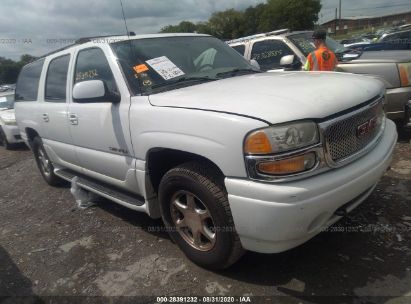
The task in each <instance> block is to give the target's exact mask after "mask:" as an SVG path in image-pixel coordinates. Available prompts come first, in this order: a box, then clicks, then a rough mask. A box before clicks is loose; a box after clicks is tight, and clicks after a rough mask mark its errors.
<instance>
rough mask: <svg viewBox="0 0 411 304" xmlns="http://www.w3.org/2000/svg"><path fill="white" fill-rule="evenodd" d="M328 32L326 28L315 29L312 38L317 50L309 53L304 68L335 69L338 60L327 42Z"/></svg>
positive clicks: (309, 69)
mask: <svg viewBox="0 0 411 304" xmlns="http://www.w3.org/2000/svg"><path fill="white" fill-rule="evenodd" d="M326 37H327V33H326V32H325V31H324V30H317V31H314V33H313V35H312V38H313V40H314V45H315V48H316V50H315V51H313V52H311V53H310V54H308V56H307V61H306V63H305V66H304V69H305V70H306V71H335V69H336V67H337V64H338V60H337V57H336V56H335V54H334V53H333V52H332V51H331V50H330V49H329V48H328V47H327V45H326V44H325V39H326Z"/></svg>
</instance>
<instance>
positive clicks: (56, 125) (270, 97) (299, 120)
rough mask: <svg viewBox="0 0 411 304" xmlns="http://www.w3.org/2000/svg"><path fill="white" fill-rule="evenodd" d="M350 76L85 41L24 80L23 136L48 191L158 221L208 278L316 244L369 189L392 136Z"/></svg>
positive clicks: (167, 45)
mask: <svg viewBox="0 0 411 304" xmlns="http://www.w3.org/2000/svg"><path fill="white" fill-rule="evenodd" d="M384 94H385V91H384V86H383V84H382V83H381V82H379V81H376V80H374V79H370V78H367V77H363V76H359V75H349V74H339V73H323V74H321V73H304V72H300V73H286V72H284V73H282V72H279V73H261V72H259V71H257V70H256V69H255V68H253V66H252V65H250V63H249V62H248V61H246V60H245V59H244V58H243V57H242V56H240V55H239V54H238V53H237V52H236V51H234V50H233V49H232V48H230V47H229V46H228V45H226V44H225V43H223V42H221V41H220V40H218V39H215V38H213V37H210V36H207V35H195V34H165V35H142V36H131V37H106V38H91V39H82V40H80V41H79V42H78V43H76V44H75V45H72V46H70V47H67V48H65V49H63V50H59V51H57V52H54V53H52V54H49V55H47V56H45V57H43V58H40V59H39V60H37V61H36V62H34V63H31V64H30V65H27V66H26V67H24V68H23V70H22V72H21V74H20V76H19V79H18V83H17V88H16V116H17V121H18V124H19V127H20V131H21V134H22V136H23V138H24V140H26V142H27V143H28V144H29V146H30V147H31V149H32V150H33V152H34V155H35V159H36V161H37V164H38V167H39V169H40V172H41V174H42V175H43V177H44V179H45V180H46V181H47V182H48V183H49V184H51V185H55V184H57V183H60V182H61V180H62V179H63V180H69V181H70V180H72V179H73V178H74V177H75V176H77V177H78V183H79V185H80V187H83V188H85V189H87V190H89V191H92V192H95V193H97V194H99V195H101V196H104V197H106V198H109V199H111V200H113V201H114V202H117V203H119V204H121V205H124V206H126V207H129V208H131V209H134V210H138V211H142V212H145V213H147V214H148V215H149V216H151V217H153V218H159V217H162V219H163V221H164V224H165V227H164V229H166V230H167V231H168V232H169V233H170V235H171V237H172V238H173V240H175V242H176V244H177V245H178V246H179V247H180V248H181V249H182V250H183V251H184V253H185V254H186V255H187V256H188V257H189V258H190V259H191V260H193V261H194V262H196V263H198V264H199V265H202V266H204V267H209V268H224V267H228V266H229V265H231V264H232V263H234V262H235V261H236V260H237V259H238V258H239V257H240V256H241V254H242V253H243V252H244V249H248V250H252V251H257V252H264V253H274V252H281V251H285V250H287V249H290V248H293V247H295V246H297V245H299V244H302V243H304V242H305V241H307V240H309V239H310V238H312V237H313V236H314V235H316V234H317V233H319V232H320V231H321V230H322V229H324V227H327V226H329V225H331V224H333V223H335V222H336V221H337V220H339V219H340V218H341V217H342V216H344V215H345V214H346V213H347V212H349V211H351V210H352V209H354V208H355V207H356V206H358V205H359V204H360V203H361V202H362V201H364V200H365V199H366V198H367V197H368V195H369V194H370V193H371V192H372V191H373V189H374V187H375V185H376V184H377V182H378V180H379V179H380V177H381V176H382V175H383V174H384V172H385V171H386V170H387V168H388V167H389V165H390V161H391V156H392V152H393V149H394V146H395V143H396V138H397V133H396V129H395V125H394V124H393V123H392V122H391V121H390V120H388V119H386V118H385V115H384V111H383V105H384Z"/></svg>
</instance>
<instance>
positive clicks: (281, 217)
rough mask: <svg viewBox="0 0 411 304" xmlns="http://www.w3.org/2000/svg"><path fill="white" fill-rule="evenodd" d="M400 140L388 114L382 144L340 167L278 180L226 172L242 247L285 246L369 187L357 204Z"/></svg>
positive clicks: (332, 219)
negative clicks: (231, 175)
mask: <svg viewBox="0 0 411 304" xmlns="http://www.w3.org/2000/svg"><path fill="white" fill-rule="evenodd" d="M396 142H397V132H396V127H395V124H394V123H393V122H392V121H390V120H387V126H386V129H385V132H384V135H383V137H382V139H381V141H380V142H379V144H378V145H377V146H376V147H375V148H374V149H373V150H372V151H371V152H370V153H369V154H367V155H366V156H364V157H362V158H360V159H358V160H357V161H355V162H353V163H351V164H349V165H347V166H344V167H342V168H339V169H337V170H332V171H329V172H326V173H323V174H320V175H317V176H314V177H311V178H308V179H304V180H300V181H296V182H289V183H285V184H278V185H270V184H263V183H257V182H253V181H250V180H246V179H234V178H226V180H225V185H226V188H227V191H228V193H229V194H228V199H229V202H230V208H231V211H232V214H233V218H234V223H235V227H236V230H237V233H238V234H239V236H240V239H241V243H242V245H243V247H244V248H246V249H249V250H252V251H257V252H263V253H275V252H281V251H285V250H287V249H290V248H293V247H296V246H298V245H300V244H302V243H304V242H306V241H307V240H309V239H310V238H312V237H313V236H315V235H316V234H318V233H319V232H321V230H322V229H324V228H326V227H328V226H329V225H331V224H333V223H334V222H336V221H337V220H339V219H340V217H336V216H333V214H334V212H335V211H336V210H337V209H338V208H339V207H341V206H342V205H344V204H346V203H348V202H350V201H351V200H353V199H355V198H357V197H358V196H359V195H361V194H362V193H364V192H365V191H367V189H369V190H368V191H367V192H366V193H364V194H363V195H362V196H361V197H360V198H358V199H357V201H356V202H355V206H352V207H353V208H354V207H356V206H357V205H358V204H360V203H361V202H362V201H363V200H365V199H366V198H367V196H368V195H369V194H370V193H371V191H372V190H373V188H374V186H375V185H376V183H377V182H378V181H379V179H380V178H381V176H382V175H383V174H384V173H385V171H386V170H387V168H388V167H389V165H390V163H391V157H392V153H393V150H394V147H395V144H396ZM353 208H352V209H353ZM352 209H350V210H349V211H351V210H352Z"/></svg>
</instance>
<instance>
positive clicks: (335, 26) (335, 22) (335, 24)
mask: <svg viewBox="0 0 411 304" xmlns="http://www.w3.org/2000/svg"><path fill="white" fill-rule="evenodd" d="M337 10H338V8H335V19H334V35H335V36H337V16H338V15H337Z"/></svg>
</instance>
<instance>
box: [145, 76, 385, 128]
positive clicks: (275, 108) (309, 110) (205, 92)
mask: <svg viewBox="0 0 411 304" xmlns="http://www.w3.org/2000/svg"><path fill="white" fill-rule="evenodd" d="M383 90H384V85H383V84H382V83H381V82H380V81H376V80H374V79H371V78H368V77H364V76H360V75H354V74H348V73H327V72H277V73H261V74H252V75H245V76H238V77H233V78H227V79H223V80H219V81H214V82H208V83H203V84H199V85H194V86H190V87H185V88H181V89H176V90H173V91H168V92H163V93H158V94H153V95H150V96H149V100H150V103H151V104H152V105H153V106H160V107H180V108H191V109H198V110H207V111H217V112H224V113H231V114H236V115H242V116H249V117H253V118H257V119H261V120H264V121H266V122H269V123H281V122H286V121H292V120H300V119H307V118H311V119H322V118H325V117H328V116H330V115H333V114H335V113H338V112H341V111H344V110H346V109H349V108H351V107H354V106H356V105H358V104H360V103H363V102H366V101H368V100H370V99H372V98H374V97H376V96H377V95H378V94H381V92H382V91H383Z"/></svg>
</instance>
